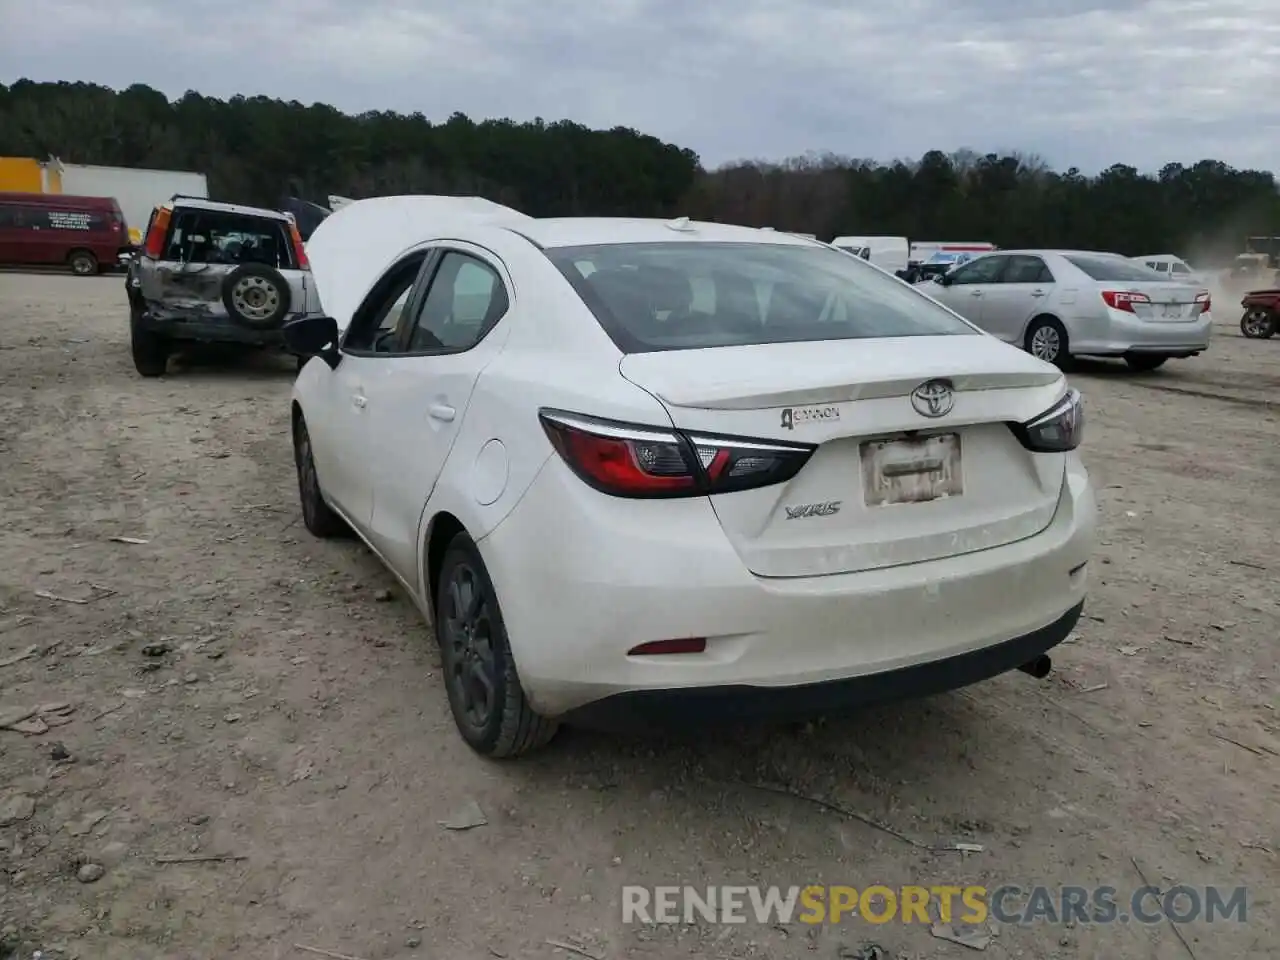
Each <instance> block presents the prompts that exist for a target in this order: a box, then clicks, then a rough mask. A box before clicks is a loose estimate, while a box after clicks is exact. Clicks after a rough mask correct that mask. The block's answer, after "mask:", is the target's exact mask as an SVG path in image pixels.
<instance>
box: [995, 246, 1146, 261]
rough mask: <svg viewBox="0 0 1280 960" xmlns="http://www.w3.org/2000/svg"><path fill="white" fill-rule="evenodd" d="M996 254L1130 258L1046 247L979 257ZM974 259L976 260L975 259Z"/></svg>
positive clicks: (1096, 251) (1094, 251) (1002, 251)
mask: <svg viewBox="0 0 1280 960" xmlns="http://www.w3.org/2000/svg"><path fill="white" fill-rule="evenodd" d="M993 253H997V254H1001V255H1003V256H1008V255H1010V254H1013V255H1016V256H1026V257H1043V256H1045V255H1046V254H1048V255H1050V256H1057V257H1114V258H1116V259H1117V260H1131V259H1133V258H1132V257H1126V256H1125V255H1124V254H1121V253H1112V252H1110V251H1109V250H1057V249H1052V248H1048V247H1040V248H1037V249H1027V250H992V251H990V253H983V254H981V256H982V257H983V258H984V259H985V258H987V257H989V256H990V255H991V254H993ZM975 259H976V258H975Z"/></svg>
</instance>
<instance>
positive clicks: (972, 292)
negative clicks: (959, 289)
mask: <svg viewBox="0 0 1280 960" xmlns="http://www.w3.org/2000/svg"><path fill="white" fill-rule="evenodd" d="M969 296H971V297H980V296H982V291H981V290H970V291H969Z"/></svg>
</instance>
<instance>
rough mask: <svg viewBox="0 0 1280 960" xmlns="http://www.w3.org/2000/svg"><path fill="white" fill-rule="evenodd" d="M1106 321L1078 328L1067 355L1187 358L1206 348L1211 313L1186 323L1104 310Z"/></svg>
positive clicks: (1207, 346) (1211, 322)
mask: <svg viewBox="0 0 1280 960" xmlns="http://www.w3.org/2000/svg"><path fill="white" fill-rule="evenodd" d="M1108 312H1109V313H1110V314H1111V316H1110V318H1109V320H1108V321H1106V322H1104V323H1101V324H1098V325H1096V326H1095V325H1093V324H1085V325H1082V329H1080V330H1079V331H1078V332H1075V333H1071V332H1070V331H1069V333H1070V335H1071V352H1072V353H1073V354H1079V355H1085V356H1104V357H1105V356H1110V357H1116V356H1123V355H1124V354H1126V353H1153V354H1157V355H1160V356H1169V357H1189V356H1192V355H1194V354H1197V353H1201V352H1203V351H1204V350H1207V349H1208V348H1209V337H1210V330H1211V328H1212V326H1213V319H1212V314H1208V313H1205V314H1201V315H1200V318H1199V319H1198V320H1193V321H1190V322H1186V323H1174V322H1160V321H1154V320H1139V319H1138V318H1136V317H1130V316H1129V315H1127V314H1121V313H1120V312H1119V311H1114V310H1112V311H1108Z"/></svg>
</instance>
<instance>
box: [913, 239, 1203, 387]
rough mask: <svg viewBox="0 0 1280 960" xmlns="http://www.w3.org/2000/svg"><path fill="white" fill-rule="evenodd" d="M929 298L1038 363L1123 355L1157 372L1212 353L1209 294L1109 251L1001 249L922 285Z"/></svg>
mask: <svg viewBox="0 0 1280 960" xmlns="http://www.w3.org/2000/svg"><path fill="white" fill-rule="evenodd" d="M928 293H929V295H930V296H931V297H933V298H934V299H935V300H937V301H939V302H940V303H942V304H944V305H945V306H948V307H950V308H951V309H952V310H954V311H955V312H956V313H958V314H960V315H961V316H962V317H964V318H965V319H966V320H969V321H970V322H972V323H973V324H975V325H976V326H978V327H981V328H982V329H983V330H985V331H987V332H988V333H990V334H993V335H994V336H997V337H999V338H1000V339H1001V340H1005V341H1007V342H1008V343H1012V344H1015V345H1017V346H1020V347H1022V348H1023V349H1025V350H1027V351H1028V352H1030V353H1032V354H1034V355H1035V356H1037V357H1039V358H1040V359H1042V360H1047V361H1049V362H1050V363H1055V364H1058V365H1059V366H1062V365H1064V364H1065V363H1066V362H1067V361H1068V360H1070V358H1071V357H1078V356H1097V357H1123V358H1124V360H1125V361H1126V362H1127V363H1128V364H1129V366H1130V367H1132V368H1133V369H1135V370H1154V369H1155V368H1156V367H1158V366H1160V365H1161V364H1162V363H1164V362H1165V361H1166V360H1169V359H1171V358H1175V357H1194V356H1196V355H1197V354H1199V353H1201V352H1202V351H1204V350H1206V349H1207V348H1208V346H1209V327H1210V323H1211V320H1212V318H1211V316H1210V314H1209V309H1210V301H1209V291H1208V290H1207V289H1206V288H1205V287H1203V286H1201V285H1199V284H1194V283H1184V282H1179V281H1175V280H1169V279H1166V278H1165V277H1162V276H1161V275H1160V274H1158V273H1156V272H1155V271H1154V270H1151V269H1149V268H1148V267H1146V266H1145V265H1144V264H1141V263H1135V262H1133V261H1132V260H1130V259H1128V258H1127V257H1122V256H1120V255H1119V254H1114V253H1096V252H1090V251H1085V250H1001V251H999V252H998V253H988V254H982V255H980V256H978V257H975V258H974V259H972V260H970V261H969V262H968V263H966V264H964V265H963V266H960V267H956V268H955V269H954V270H951V271H950V272H949V273H946V274H944V275H943V276H941V277H938V278H937V279H936V281H935V282H934V283H932V284H930V285H929V286H928Z"/></svg>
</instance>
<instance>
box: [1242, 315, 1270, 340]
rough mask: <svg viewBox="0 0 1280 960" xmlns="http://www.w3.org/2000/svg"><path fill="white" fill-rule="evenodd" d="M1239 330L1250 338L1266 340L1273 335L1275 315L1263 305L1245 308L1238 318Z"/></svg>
mask: <svg viewBox="0 0 1280 960" xmlns="http://www.w3.org/2000/svg"><path fill="white" fill-rule="evenodd" d="M1240 332H1241V333H1243V334H1244V335H1245V336H1246V337H1248V338H1249V339H1250V340H1267V339H1269V338H1271V337H1273V336H1274V335H1275V332H1276V315H1275V314H1274V313H1272V312H1271V311H1270V310H1267V309H1265V308H1263V307H1253V308H1252V309H1250V310H1246V311H1245V314H1244V316H1243V317H1241V318H1240Z"/></svg>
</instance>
